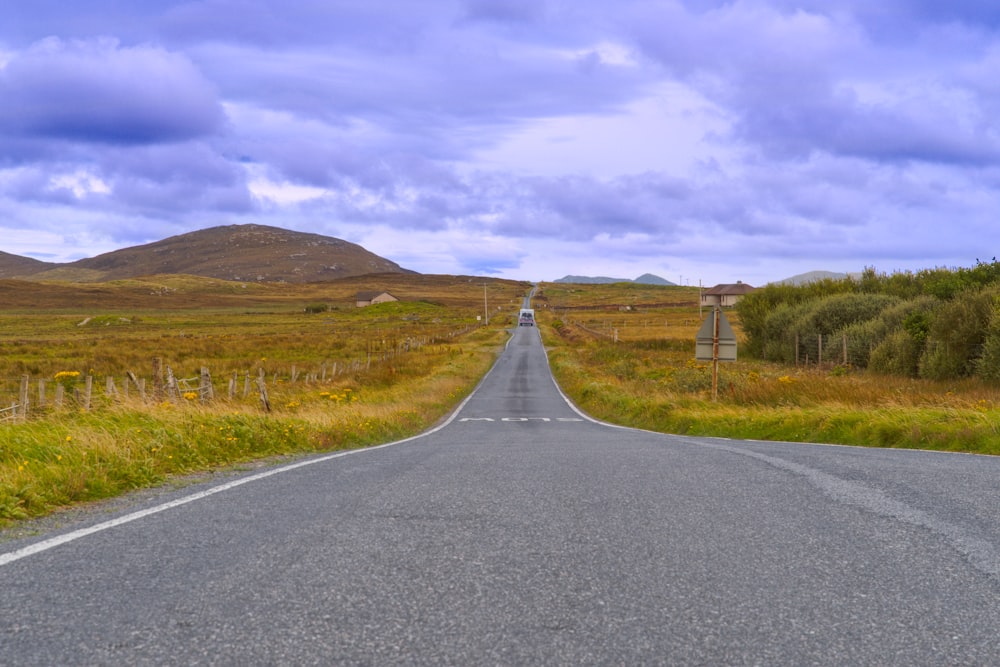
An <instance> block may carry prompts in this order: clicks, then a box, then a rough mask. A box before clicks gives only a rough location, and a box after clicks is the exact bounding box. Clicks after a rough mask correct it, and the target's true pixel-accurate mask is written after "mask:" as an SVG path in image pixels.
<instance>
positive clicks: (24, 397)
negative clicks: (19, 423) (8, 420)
mask: <svg viewBox="0 0 1000 667" xmlns="http://www.w3.org/2000/svg"><path fill="white" fill-rule="evenodd" d="M28 382H29V378H28V376H27V375H22V376H21V395H20V402H21V418H22V419H27V418H28V412H29V410H30V405H29V403H30V401H31V398H30V397H29V396H28Z"/></svg>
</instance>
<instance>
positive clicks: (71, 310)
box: [0, 273, 530, 522]
mask: <svg viewBox="0 0 1000 667" xmlns="http://www.w3.org/2000/svg"><path fill="white" fill-rule="evenodd" d="M529 289H530V285H529V284H527V283H518V282H512V281H500V280H483V279H478V278H476V279H474V278H468V277H453V276H424V275H416V274H403V273H392V274H379V275H368V276H364V277H358V278H348V279H343V280H338V281H332V282H328V283H311V284H297V285H292V284H260V283H235V282H226V281H220V280H215V279H211V278H202V277H193V276H176V275H170V276H156V277H149V278H142V279H131V280H122V281H115V282H105V283H93V284H90V283H87V284H83V283H81V284H63V283H36V282H24V281H4V282H0V303H3V306H2V309H0V409H2V410H3V412H0V419H2V421H0V522H9V521H11V520H15V519H19V518H26V517H31V516H37V515H40V514H45V513H48V512H50V511H51V510H52V509H54V508H57V507H61V506H65V505H69V504H73V503H78V502H81V501H87V500H95V499H101V498H105V497H109V496H114V495H117V494H120V493H122V492H124V491H127V490H130V489H134V488H138V487H143V486H149V485H153V484H158V483H161V482H163V481H164V480H167V479H169V478H172V477H173V476H176V475H182V474H186V473H191V472H196V471H204V470H211V469H213V468H217V467H219V466H226V465H231V464H233V463H238V462H245V461H249V460H253V459H257V458H261V457H269V456H275V455H289V454H300V453H303V452H306V453H308V452H316V451H327V450H330V449H336V448H345V447H357V446H363V445H368V444H372V443H377V442H384V441H387V440H390V439H393V438H398V437H403V436H407V435H412V434H414V433H417V432H419V431H421V430H423V429H426V428H428V427H429V426H431V425H433V424H434V423H435V422H436V421H438V420H439V419H441V417H442V416H444V415H445V414H447V412H448V411H449V410H450V409H451V408H453V407H454V406H455V405H456V404H457V402H458V401H460V400H461V398H462V397H464V396H465V395H467V394H468V392H469V391H470V390H471V389H472V387H474V386H475V384H476V383H477V382H478V380H479V379H480V378H481V376H482V375H483V373H484V372H485V371H486V370H487V369H488V368H489V367H490V365H491V364H492V362H493V360H494V359H495V357H496V354H497V352H498V351H499V350H500V349H501V347H502V344H503V342H504V341H505V339H506V336H507V334H506V328H507V327H510V326H511V323H512V321H513V315H514V313H516V311H517V308H518V307H519V305H520V303H521V300H522V299H523V297H524V295H525V294H527V292H528V290H529ZM366 291H368V292H388V293H390V294H392V295H393V296H395V297H396V298H398V299H399V300H398V301H396V302H389V303H382V304H376V305H371V306H367V307H363V308H359V307H358V306H357V305H356V298H357V294H358V293H359V292H366ZM487 315H489V318H488V319H489V322H488V324H487V321H486V320H487V317H486V316H487ZM8 406H10V407H8Z"/></svg>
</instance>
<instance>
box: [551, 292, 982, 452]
mask: <svg viewBox="0 0 1000 667" xmlns="http://www.w3.org/2000/svg"><path fill="white" fill-rule="evenodd" d="M617 287H618V286H603V287H602V288H601V290H602V295H601V307H600V308H598V309H591V308H588V307H587V305H586V292H587V288H583V287H582V286H574V287H573V288H567V287H564V286H550V285H545V286H544V291H545V293H546V299H545V301H546V304H547V308H545V309H542V310H541V313H542V315H541V318H540V319H541V325H542V333H543V338H544V339H545V342H546V345H547V346H548V347H549V358H550V361H551V363H552V367H553V372H554V373H555V375H556V378H557V380H558V381H559V383H560V385H561V386H562V387H563V389H564V391H565V392H566V393H567V394H568V395H569V396H570V397H571V398H572V399H573V400H574V401H575V402H576V403H577V404H578V405H580V407H581V408H583V409H584V410H585V411H587V412H588V413H590V414H592V415H594V416H595V417H598V418H600V419H603V420H606V421H609V422H613V423H618V424H623V425H627V426H634V427H638V428H645V429H649V430H654V431H660V432H666V433H678V434H687V435H701V436H718V437H732V438H750V439H762V440H783V441H792V442H825V443H840V444H849V445H861V446H875V447H906V448H920V449H938V450H946V451H961V452H974V453H979V454H1000V432H998V424H1000V391H998V388H997V387H994V386H990V385H986V384H983V383H982V382H979V381H977V380H971V379H970V380H963V381H960V382H948V383H941V382H931V381H925V380H909V379H903V378H896V377H883V376H879V375H875V374H871V373H867V372H860V371H856V370H854V369H851V368H850V367H847V366H839V365H826V366H823V367H816V366H810V367H788V366H781V365H776V364H766V363H762V362H757V361H753V360H740V361H737V362H734V363H721V364H720V370H719V381H718V386H719V395H718V400H717V401H712V400H711V386H712V376H711V364H710V362H699V361H696V360H695V359H694V338H695V336H696V334H697V330H698V327H699V325H700V322H701V319H700V317H701V316H705V317H707V312H705V313H704V314H703V315H702V314H700V313H699V309H698V306H697V291H696V290H695V291H693V292H692V291H690V290H689V291H688V292H684V291H683V289H684V288H662V287H661V288H655V287H645V288H644V293H643V294H641V295H640V294H638V291H637V290H636V288H634V287H631V286H630V287H629V288H625V286H622V288H623V289H620V290H619V291H618V292H617V298H615V294H616V288H617ZM657 289H659V290H661V291H660V293H659V294H657V293H656V290H657ZM685 294H687V295H688V301H687V303H676V304H675V305H666V306H665V305H663V304H665V303H669V302H670V301H671V298H670V297H671V295H675V296H676V297H677V299H676V300H677V301H678V302H680V301H682V300H683V298H682V297H683V296H684V295H685ZM727 317H728V318H729V320H730V322H731V323H732V324H733V325H734V329H735V330H736V332H737V335H738V336H739V333H740V332H739V320H738V317H737V316H736V315H735V313H730V312H728V311H727Z"/></svg>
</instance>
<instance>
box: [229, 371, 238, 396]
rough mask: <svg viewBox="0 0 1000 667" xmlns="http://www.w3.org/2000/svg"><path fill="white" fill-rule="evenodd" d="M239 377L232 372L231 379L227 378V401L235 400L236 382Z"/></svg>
mask: <svg viewBox="0 0 1000 667" xmlns="http://www.w3.org/2000/svg"><path fill="white" fill-rule="evenodd" d="M239 377H240V376H239V373H237V372H236V371H233V377H231V378H229V400H233V399H234V398H236V381H237V380H238V379H239Z"/></svg>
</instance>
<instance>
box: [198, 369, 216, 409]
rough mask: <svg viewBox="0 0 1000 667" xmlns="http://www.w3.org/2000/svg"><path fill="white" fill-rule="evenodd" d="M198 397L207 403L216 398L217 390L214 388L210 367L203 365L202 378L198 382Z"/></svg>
mask: <svg viewBox="0 0 1000 667" xmlns="http://www.w3.org/2000/svg"><path fill="white" fill-rule="evenodd" d="M198 398H199V399H200V400H201V402H202V403H206V402H208V401H210V400H212V399H214V398H215V391H214V390H213V389H212V374H211V373H209V372H208V368H207V367H205V366H202V367H201V380H200V381H199V383H198Z"/></svg>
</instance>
